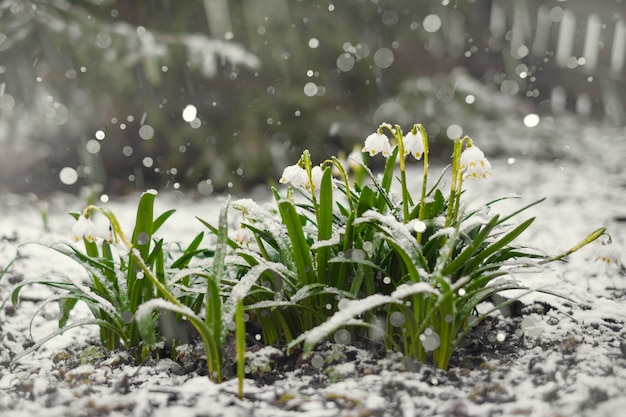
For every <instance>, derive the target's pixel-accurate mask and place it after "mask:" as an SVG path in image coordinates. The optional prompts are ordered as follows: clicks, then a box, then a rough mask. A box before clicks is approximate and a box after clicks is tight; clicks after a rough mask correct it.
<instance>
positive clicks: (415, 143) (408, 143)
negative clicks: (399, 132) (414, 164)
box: [403, 130, 424, 159]
mask: <svg viewBox="0 0 626 417" xmlns="http://www.w3.org/2000/svg"><path fill="white" fill-rule="evenodd" d="M403 143H404V155H408V154H409V153H411V154H412V155H413V156H414V157H415V159H421V158H422V155H423V154H424V138H423V137H422V132H420V131H419V130H417V131H416V133H413V131H412V130H411V131H410V132H409V133H407V134H406V136H405V137H404V139H403Z"/></svg>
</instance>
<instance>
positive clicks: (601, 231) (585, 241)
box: [540, 227, 606, 264]
mask: <svg viewBox="0 0 626 417" xmlns="http://www.w3.org/2000/svg"><path fill="white" fill-rule="evenodd" d="M605 233H606V227H601V228H599V229H596V230H594V231H593V232H591V233H589V234H588V235H587V237H586V238H584V239H583V240H582V241H580V242H578V243H577V244H576V245H574V246H572V247H571V248H570V249H568V250H566V251H565V252H563V253H561V254H559V255H557V256H554V257H552V258H548V259H545V260H543V261H541V262H540V264H547V263H550V262H554V261H559V260H561V259H563V258H565V257H566V256H568V255H571V254H572V253H574V252H576V251H577V250H578V249H580V248H582V247H583V246H586V245H588V244H590V243H591V242H593V241H594V240H596V239H598V238H599V237H600V236H602V235H604V234H605Z"/></svg>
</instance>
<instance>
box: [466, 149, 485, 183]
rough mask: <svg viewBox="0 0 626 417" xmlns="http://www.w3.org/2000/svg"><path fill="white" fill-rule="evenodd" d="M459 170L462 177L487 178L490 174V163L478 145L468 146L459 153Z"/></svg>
mask: <svg viewBox="0 0 626 417" xmlns="http://www.w3.org/2000/svg"><path fill="white" fill-rule="evenodd" d="M460 168H461V171H462V172H464V173H465V174H464V175H463V178H467V177H470V178H487V177H488V176H489V175H491V164H490V163H489V161H488V160H487V158H485V154H484V153H483V151H481V150H480V149H478V146H469V147H467V148H466V149H465V150H464V151H463V153H461V160H460Z"/></svg>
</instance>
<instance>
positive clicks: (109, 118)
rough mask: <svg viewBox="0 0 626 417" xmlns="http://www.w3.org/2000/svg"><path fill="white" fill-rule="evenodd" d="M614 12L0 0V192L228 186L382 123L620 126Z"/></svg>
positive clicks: (621, 11) (450, 2) (579, 3)
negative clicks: (574, 121) (561, 120)
mask: <svg viewBox="0 0 626 417" xmlns="http://www.w3.org/2000/svg"><path fill="white" fill-rule="evenodd" d="M625 14H626V2H625V1H624V0H594V1H589V0H564V1H557V0H389V1H385V0H342V1H314V0H310V1H309V0H297V1H296V0H289V1H288V0H262V1H261V0H230V1H227V0H204V1H202V0H186V1H174V0H137V1H121V0H119V1H115V0H76V1H69V0H4V1H2V2H0V193H8V192H17V193H25V192H32V193H36V194H38V195H45V194H46V193H50V192H53V191H57V190H61V191H70V192H75V191H77V190H78V189H80V188H81V187H93V188H96V189H98V190H99V191H101V192H106V193H109V194H124V193H128V192H131V191H134V190H141V191H143V190H145V189H146V188H158V189H170V190H181V191H186V192H190V193H197V194H199V195H208V194H211V193H213V192H222V191H225V190H234V191H244V192H245V191H246V190H249V189H250V188H251V187H253V186H255V185H257V184H259V183H266V182H268V181H269V182H272V181H275V180H276V178H278V177H279V176H280V173H281V172H282V170H283V168H284V167H285V166H287V165H291V164H293V163H295V162H296V161H297V160H298V158H299V156H300V154H301V152H302V150H304V149H305V148H308V149H310V150H311V152H312V155H313V158H314V160H315V162H321V161H322V160H324V159H325V158H327V157H329V156H330V155H333V154H337V153H340V152H343V153H349V152H350V151H351V150H352V148H353V146H354V145H357V144H361V143H362V141H363V139H364V138H365V137H366V136H367V135H368V134H369V133H371V132H372V131H374V130H375V129H376V127H377V126H378V125H379V124H380V123H381V122H383V121H387V122H390V123H399V124H401V125H402V126H403V127H404V128H405V129H409V128H410V127H411V126H412V125H413V123H416V122H419V123H422V124H424V125H425V127H426V129H427V131H428V133H429V135H430V136H431V137H432V138H433V139H434V143H433V145H432V146H433V156H434V157H441V158H442V160H443V158H445V157H447V156H448V155H449V150H450V148H451V141H450V139H456V138H457V137H459V136H460V135H462V134H470V135H471V136H473V137H474V136H476V135H479V136H482V137H485V139H487V138H489V139H490V145H489V146H490V150H491V151H492V152H495V153H496V154H497V153H500V154H503V155H510V154H514V153H516V152H522V153H523V152H529V150H531V149H535V148H537V147H536V146H534V145H533V144H531V143H530V142H532V141H540V142H541V143H542V145H541V146H540V147H539V148H538V149H539V151H537V152H538V153H539V154H538V157H547V158H550V157H553V156H554V149H552V148H551V147H550V137H549V136H550V135H551V134H550V133H549V132H550V131H547V133H546V132H543V131H541V130H540V129H538V130H534V131H532V130H529V129H533V128H535V127H537V125H540V124H541V123H543V122H544V121H545V120H549V121H551V122H554V120H558V116H559V115H562V114H574V115H576V117H577V118H579V119H581V120H583V121H584V122H585V123H604V124H607V125H610V126H616V127H621V126H624V124H626V113H625V110H624V105H625V104H624V101H625V100H626V75H625V68H624V67H625V61H626V58H625V57H626V21H625V17H626V16H625ZM542 132H543V133H542ZM476 139H477V138H476ZM477 140H478V139H477ZM526 142H528V143H526Z"/></svg>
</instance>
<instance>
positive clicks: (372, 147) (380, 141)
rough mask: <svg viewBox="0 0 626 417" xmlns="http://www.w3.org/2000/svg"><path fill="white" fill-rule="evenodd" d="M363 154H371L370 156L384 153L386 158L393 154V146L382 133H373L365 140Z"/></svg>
mask: <svg viewBox="0 0 626 417" xmlns="http://www.w3.org/2000/svg"><path fill="white" fill-rule="evenodd" d="M363 152H369V154H370V156H374V155H376V154H378V153H382V154H383V156H384V157H385V158H387V157H389V155H390V154H391V145H390V144H389V138H388V137H387V136H385V135H383V134H382V133H378V132H377V133H372V134H371V135H369V136H368V137H367V139H365V146H363Z"/></svg>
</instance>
